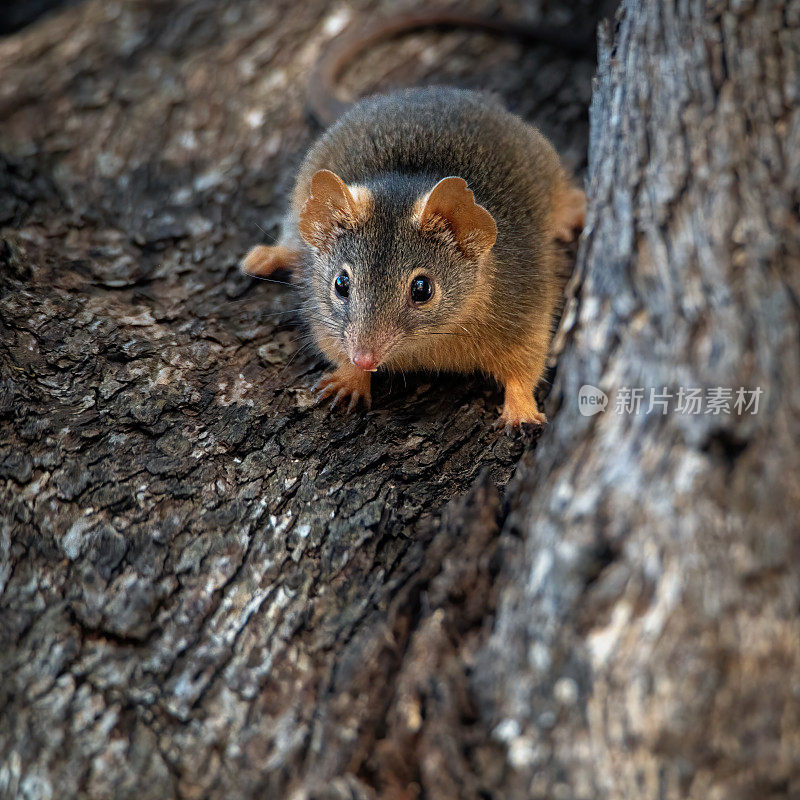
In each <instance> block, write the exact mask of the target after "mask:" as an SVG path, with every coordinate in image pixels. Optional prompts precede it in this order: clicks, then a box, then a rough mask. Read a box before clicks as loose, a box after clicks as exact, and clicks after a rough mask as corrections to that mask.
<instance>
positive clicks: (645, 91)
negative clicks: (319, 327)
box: [0, 0, 800, 800]
mask: <svg viewBox="0 0 800 800" xmlns="http://www.w3.org/2000/svg"><path fill="white" fill-rule="evenodd" d="M375 8H376V6H374V5H370V4H366V3H364V4H354V6H353V7H352V8H351V9H350V11H349V12H347V11H346V10H345V9H344V7H342V6H338V5H337V6H325V4H324V3H322V2H309V3H305V4H298V3H287V4H285V5H283V4H276V5H272V4H266V3H257V2H252V3H234V2H225V3H212V2H210V0H206V1H205V2H204V1H203V0H194V1H192V2H189V1H188V0H187V2H161V3H144V2H139V3H137V2H126V3H121V4H117V5H114V6H113V7H112V6H108V7H107V4H105V3H100V2H87V3H84V4H82V5H80V6H77V7H75V8H70V9H67V10H66V11H64V12H62V13H60V14H59V15H58V16H55V17H53V18H52V19H49V20H45V21H42V22H40V23H37V24H36V25H35V26H34V27H32V28H30V29H27V30H25V31H23V32H21V33H18V34H16V35H15V36H14V37H12V38H9V39H6V40H5V41H2V42H0V73H2V75H3V81H2V84H1V85H0V114H1V115H2V116H1V117H0V119H2V127H1V128H0V153H2V162H0V164H1V165H2V172H1V173H0V176H1V177H0V180H2V186H3V192H2V195H0V224H2V225H3V226H4V227H3V230H2V235H3V241H2V243H1V244H0V248H1V249H0V264H2V274H0V287H2V288H1V291H2V296H1V297H0V328H2V337H0V370H1V373H0V381H1V383H0V420H2V429H0V431H1V437H0V477H2V481H3V483H2V485H0V486H1V488H0V503H2V512H0V521H2V527H0V615H1V619H2V627H1V628H0V637H2V641H0V645H1V646H2V649H0V709H1V710H2V714H0V797H6V796H8V797H18V796H19V797H25V798H47V797H72V796H80V797H90V798H104V797H117V798H124V797H136V798H150V797H152V798H167V797H185V798H204V797H225V798H255V797H259V798H263V797H268V798H284V797H294V798H298V799H299V798H308V799H309V800H310V798H317V800H323V798H329V799H330V800H334V798H359V799H360V800H366V799H367V798H392V799H394V800H401V798H403V799H405V798H416V797H419V798H423V797H424V798H436V799H437V800H439V798H442V799H443V800H449V798H469V799H471V798H475V800H478V799H479V798H484V799H485V798H489V797H492V798H512V799H514V800H516V798H528V797H534V798H554V799H555V800H568V798H594V797H604V798H609V799H611V798H614V799H615V800H616V798H631V800H633V798H642V797H652V798H679V797H692V798H726V800H727V799H728V798H751V797H752V798H772V797H774V798H778V797H787V796H800V618H799V617H798V609H799V607H800V582H798V580H797V567H798V564H799V563H800V552H798V547H799V542H798V538H797V527H798V526H797V512H798V503H799V502H800V487H799V486H798V477H797V476H798V468H799V467H800V460H799V458H798V447H797V445H798V441H797V440H798V419H799V418H800V398H799V397H798V395H797V393H796V390H797V389H798V387H800V381H798V377H800V376H798V371H800V344H798V343H799V342H800V336H798V334H799V333H800V310H799V307H798V295H799V294H800V291H799V289H800V287H799V286H798V283H799V282H800V278H799V277H798V272H799V271H798V263H799V262H800V258H799V256H800V252H799V250H798V248H799V245H798V236H797V232H798V227H797V226H798V222H797V219H796V212H797V204H798V200H799V199H800V160H799V159H800V147H799V146H798V138H799V137H798V132H799V131H800V110H799V109H800V104H798V96H797V92H798V88H797V87H798V86H800V71H798V41H800V35H799V34H800V9H798V4H797V3H796V2H795V3H792V4H791V5H781V4H779V3H776V4H774V5H772V4H765V5H763V6H757V5H754V6H751V5H748V4H742V5H737V6H736V7H734V8H729V7H728V6H726V5H725V4H723V3H720V4H717V5H711V4H705V3H702V2H700V0H698V1H697V2H695V3H684V4H679V5H677V6H675V7H670V8H667V7H663V8H661V7H659V6H658V5H657V4H647V5H646V6H643V7H638V6H637V5H635V4H634V3H628V4H626V5H625V6H624V8H623V9H622V10H621V12H620V15H619V20H618V25H617V26H616V30H615V31H614V32H613V43H612V34H611V33H606V35H605V38H604V42H603V45H602V47H601V52H600V67H599V76H598V79H597V81H596V84H595V86H594V93H593V100H592V112H591V137H590V141H589V148H588V149H589V173H588V187H589V198H590V215H589V225H588V229H587V233H586V236H585V238H584V240H583V242H582V245H581V249H580V252H579V257H578V267H577V272H576V275H575V276H574V278H573V281H572V282H571V284H570V288H569V295H570V297H569V301H568V304H567V310H566V313H565V317H564V320H563V324H562V329H561V331H560V334H559V336H558V338H557V343H556V350H557V351H559V352H560V359H559V365H558V374H557V380H556V384H555V387H554V390H553V392H552V393H551V396H550V399H549V400H548V403H547V405H546V410H547V411H548V413H549V414H550V415H551V417H552V418H553V419H552V422H551V424H550V425H549V426H548V428H547V431H546V432H545V434H544V435H543V436H542V437H541V438H540V439H539V441H538V444H537V445H536V446H535V447H533V446H527V447H524V446H523V445H522V444H521V443H519V442H515V441H512V440H509V439H507V438H506V437H504V436H502V435H499V434H495V433H493V432H492V431H491V430H490V428H489V423H490V422H491V420H492V418H493V415H494V414H495V413H496V411H495V407H496V405H497V404H498V402H499V395H498V393H497V392H496V391H495V390H494V389H493V388H492V387H490V386H487V385H486V384H485V383H483V382H481V381H479V380H464V379H438V378H437V379H436V380H435V381H434V380H427V381H426V380H424V379H413V380H409V381H408V383H407V385H405V384H404V383H403V382H402V381H397V380H395V381H394V385H393V386H391V387H390V386H389V385H388V382H385V383H384V384H383V385H382V388H381V389H380V390H379V392H378V396H377V398H376V400H377V403H376V409H375V410H374V411H373V412H371V413H370V414H367V415H365V416H358V417H354V418H351V419H348V418H344V417H342V416H340V415H330V414H329V413H328V412H327V410H325V409H315V408H313V407H312V406H311V404H310V395H309V386H310V385H311V383H312V382H313V380H314V379H315V378H316V377H317V376H318V374H319V372H320V369H321V365H319V364H317V363H316V362H315V361H314V360H313V357H312V356H310V355H309V354H308V353H307V351H306V350H304V349H303V348H302V346H301V345H300V344H298V340H299V334H298V328H297V325H296V321H295V320H294V319H293V317H292V314H291V309H292V308H293V307H294V303H293V299H292V294H291V292H290V291H289V290H287V289H286V288H285V287H281V286H276V285H269V284H263V283H260V284H255V283H253V282H251V281H250V280H248V279H245V278H243V277H241V276H240V275H239V274H238V273H237V272H236V269H235V263H236V260H237V259H238V257H239V256H240V255H241V253H242V252H243V250H244V248H245V247H246V246H247V245H248V244H250V243H252V242H253V240H254V239H256V238H258V237H257V236H256V235H255V231H257V225H260V226H261V227H263V228H265V229H266V230H267V231H270V232H272V231H273V229H274V226H275V223H276V221H277V219H278V217H279V214H280V212H281V209H282V197H283V195H284V193H285V189H286V186H287V184H288V182H289V181H290V179H291V174H292V169H291V165H292V163H294V162H296V160H297V159H298V158H299V157H300V156H301V155H302V151H303V148H304V147H305V145H306V144H307V143H308V142H309V141H310V138H311V136H312V131H311V129H310V128H309V126H308V124H307V122H306V120H305V116H304V111H303V90H304V83H303V75H304V74H305V73H306V72H307V70H308V67H309V65H310V64H311V63H312V62H313V60H314V58H315V57H316V53H317V52H318V48H319V46H320V44H321V43H322V42H324V40H325V39H326V38H327V37H329V36H330V35H331V34H332V32H333V31H334V30H335V29H336V28H337V27H338V26H340V25H341V24H342V23H344V22H345V21H346V19H347V17H348V13H349V15H350V18H351V19H357V17H358V15H359V14H361V13H364V12H366V13H373V12H374V11H375ZM505 11H506V13H508V14H514V13H528V14H533V13H534V12H535V7H532V8H531V9H527V8H517V7H516V6H514V5H507V6H505ZM558 13H559V12H558V10H555V11H554V16H557V14H558ZM576 13H577V12H576ZM562 18H564V19H566V20H568V19H569V17H566V16H565V17H562ZM409 60H410V63H409ZM516 60H518V61H519V63H515V65H514V67H513V68H512V67H511V66H510V64H509V62H510V61H516ZM476 63H477V64H480V72H479V73H478V72H476V66H475V65H476ZM593 68H594V64H593V63H592V62H590V61H588V60H587V61H585V62H578V63H576V64H572V63H571V62H570V61H569V60H568V59H565V58H564V57H563V56H560V55H559V54H557V53H552V52H547V51H546V49H545V50H535V51H533V50H532V51H525V52H523V51H522V50H521V49H520V48H519V46H517V45H515V44H512V43H502V44H498V43H497V42H496V41H495V40H493V39H491V38H489V37H481V36H474V35H464V34H457V33H453V34H446V35H439V34H434V33H431V34H427V33H426V34H420V35H418V36H414V37H411V38H409V39H408V40H406V41H405V42H399V43H392V44H387V45H384V46H382V47H381V48H379V49H378V52H377V53H372V54H369V55H367V56H365V57H364V59H363V60H362V61H360V62H359V64H358V65H356V67H355V68H354V69H353V71H352V73H351V74H350V75H349V76H348V85H350V86H352V87H353V88H354V89H357V90H358V91H360V92H363V91H366V90H368V89H371V88H376V87H380V86H382V85H391V84H392V83H394V84H398V83H410V82H416V81H424V80H425V79H428V80H440V81H448V82H453V81H456V82H459V83H462V84H465V85H483V86H487V85H488V86H493V87H495V88H498V89H502V90H503V94H504V95H505V96H506V97H507V99H509V101H510V102H511V104H512V106H513V107H516V108H517V109H518V110H520V111H521V112H522V113H524V114H525V115H527V116H530V117H532V118H533V117H535V118H536V119H537V120H538V121H540V122H541V123H542V126H543V128H544V129H545V132H546V133H548V134H549V135H551V136H552V137H553V138H554V139H555V141H556V143H557V144H558V145H559V147H560V149H561V150H562V151H563V152H565V153H566V155H567V157H568V158H571V159H572V161H573V163H575V164H577V165H578V166H580V165H581V152H585V149H586V137H587V127H586V124H585V123H584V122H583V121H582V108H583V109H585V106H582V104H583V103H584V102H585V101H588V86H589V76H590V75H591V72H592V70H593ZM376 75H377V77H376ZM584 383H591V384H593V385H595V386H598V387H601V388H603V389H605V390H607V391H608V392H609V393H610V394H611V395H612V396H613V394H614V392H615V391H619V390H620V389H621V388H622V387H624V386H629V387H631V386H633V387H638V386H643V387H654V388H656V389H659V390H660V389H661V387H662V386H667V387H672V388H675V387H677V386H680V385H683V386H698V387H714V386H723V387H739V386H746V387H756V386H760V387H762V388H763V389H764V395H763V396H762V398H761V405H760V409H759V413H758V414H757V415H754V416H753V415H746V416H737V415H722V416H716V415H700V416H696V415H695V416H693V415H679V414H674V413H673V414H669V415H667V416H661V415H660V414H658V413H650V414H646V413H641V414H639V415H621V414H615V413H613V410H612V409H611V408H609V409H608V410H607V411H606V412H605V413H602V414H599V415H597V416H593V417H583V416H581V415H580V414H579V413H578V407H577V396H578V389H579V387H580V386H581V385H582V384H584ZM612 403H613V399H612Z"/></svg>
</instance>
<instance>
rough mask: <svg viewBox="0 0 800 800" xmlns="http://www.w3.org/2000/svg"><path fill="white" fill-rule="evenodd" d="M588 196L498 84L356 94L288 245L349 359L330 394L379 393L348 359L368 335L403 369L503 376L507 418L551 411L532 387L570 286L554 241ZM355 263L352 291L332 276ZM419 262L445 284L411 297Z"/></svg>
mask: <svg viewBox="0 0 800 800" xmlns="http://www.w3.org/2000/svg"><path fill="white" fill-rule="evenodd" d="M584 209H585V200H584V195H583V192H581V191H580V190H578V189H576V188H574V186H573V185H572V183H571V181H570V179H569V177H568V175H567V174H566V172H565V171H564V169H563V167H562V166H561V163H560V161H559V159H558V156H557V154H556V153H555V151H554V150H553V148H552V146H551V145H550V144H549V143H548V142H547V140H546V139H545V138H544V137H543V136H542V135H541V134H540V133H539V132H538V131H537V130H536V129H535V128H533V127H532V126H530V125H528V124H526V123H524V122H523V121H522V120H520V119H519V118H518V117H515V116H513V115H512V114H509V113H508V112H507V111H505V110H504V109H503V108H502V107H501V106H500V105H499V104H497V103H496V102H495V101H493V100H492V99H490V98H487V97H485V96H483V95H479V94H476V93H473V92H464V91H459V90H453V89H426V90H408V91H405V92H398V93H396V94H393V95H388V96H385V97H376V98H371V99H368V100H364V101H362V102H360V103H358V104H357V105H356V106H354V107H353V108H352V109H351V110H350V111H349V112H348V113H347V114H346V115H345V116H344V117H343V118H342V119H341V120H340V121H339V122H338V123H336V124H335V125H334V126H333V127H332V128H331V129H330V130H329V131H327V132H326V133H325V134H324V135H323V136H322V138H321V139H320V140H319V141H318V142H317V144H316V145H315V146H314V147H313V148H312V149H311V151H310V152H309V153H308V155H307V156H306V158H305V160H304V162H303V165H302V166H301V169H300V172H299V175H298V178H297V182H296V184H295V189H294V192H293V195H292V205H291V209H290V211H289V214H288V216H287V220H286V226H285V230H284V235H283V239H282V241H281V243H280V244H279V245H278V246H277V248H275V249H279V252H280V253H281V258H280V259H275V260H280V261H281V262H282V263H285V262H288V261H293V262H294V263H295V264H296V265H300V264H305V265H306V266H305V267H304V268H303V269H301V270H298V272H299V275H298V277H299V279H300V287H301V290H302V292H303V294H304V298H305V301H306V309H307V312H306V316H307V321H308V324H309V327H310V329H311V332H312V334H313V335H314V337H315V339H316V341H317V344H318V345H319V347H320V349H321V350H322V352H323V353H325V355H326V356H327V357H328V358H329V359H330V360H331V361H332V362H333V363H334V364H336V365H337V367H338V368H337V370H336V372H335V373H333V375H332V376H331V377H330V378H329V379H326V380H325V381H324V386H323V387H322V390H321V396H329V395H333V396H334V397H335V401H338V400H343V399H345V398H347V397H349V398H350V400H351V405H353V402H354V401H358V400H359V399H360V400H363V401H365V402H366V403H368V402H369V382H370V373H369V372H363V371H361V370H360V369H358V368H357V367H355V366H354V365H353V363H351V359H352V358H353V353H354V352H356V351H359V352H360V351H363V349H364V348H371V349H372V350H375V351H376V352H378V353H379V355H380V363H381V364H382V365H383V366H385V367H387V368H388V369H392V370H401V371H407V370H418V369H421V370H434V371H439V370H448V371H456V372H470V371H474V370H476V369H477V370H481V371H483V372H485V373H487V374H490V375H493V376H494V377H495V378H497V380H498V381H500V382H501V383H502V384H503V385H504V387H505V390H506V399H505V406H504V409H503V415H502V417H501V420H502V421H503V422H505V423H508V424H512V425H517V424H520V423H524V422H530V423H539V424H540V423H542V422H543V421H544V419H545V417H544V415H543V414H542V413H541V412H540V411H539V409H538V408H537V406H536V402H535V400H534V398H533V388H534V387H535V385H536V383H537V382H538V381H539V379H540V378H541V376H542V373H543V371H544V366H545V358H546V355H547V350H548V346H549V340H550V335H551V325H552V319H553V311H554V308H555V306H556V303H557V300H558V280H557V273H558V267H559V258H560V255H559V253H560V250H559V249H558V247H557V246H556V244H555V242H556V239H566V238H571V236H572V235H573V230H574V229H575V228H578V227H580V226H582V225H583V215H584ZM257 249H258V248H257ZM262 249H263V248H262ZM307 249H308V250H309V251H310V252H309V255H310V256H311V257H310V258H308V259H306V258H304V251H306V250H307ZM252 252H254V251H251V254H252ZM292 253H294V254H295V256H294V257H292V256H291V255H290V254H292ZM287 254H288V255H287ZM249 258H250V256H248V259H249ZM265 260H266V259H264V258H261V260H260V261H259V263H261V261H265ZM244 267H245V269H247V263H245V265H244ZM342 271H344V272H345V273H347V274H348V275H349V276H350V286H351V289H350V291H351V294H350V296H349V297H348V298H347V299H346V300H343V299H342V298H341V297H339V296H337V295H336V293H335V292H334V290H333V281H334V279H335V277H336V275H337V274H339V273H340V272H342ZM420 274H425V275H428V276H429V277H430V278H431V279H432V281H433V283H434V285H435V287H436V290H435V293H434V295H433V297H432V298H431V299H430V301H429V302H428V303H425V304H423V305H419V304H415V303H410V302H409V301H408V296H409V295H408V290H409V286H410V285H411V282H412V280H413V279H414V278H415V277H417V276H419V275H420Z"/></svg>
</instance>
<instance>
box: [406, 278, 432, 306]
mask: <svg viewBox="0 0 800 800" xmlns="http://www.w3.org/2000/svg"><path fill="white" fill-rule="evenodd" d="M432 294H433V284H432V283H431V279H430V278H429V277H428V276H427V275H417V277H416V278H414V280H413V281H411V299H412V300H413V301H414V302H415V303H420V304H421V303H427V302H428V300H430V299H431V295H432Z"/></svg>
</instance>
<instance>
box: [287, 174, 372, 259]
mask: <svg viewBox="0 0 800 800" xmlns="http://www.w3.org/2000/svg"><path fill="white" fill-rule="evenodd" d="M369 199H370V194H369V191H368V190H367V189H365V188H364V187H363V186H352V187H351V186H348V185H347V184H346V183H345V182H344V181H343V180H342V179H341V178H340V177H339V176H338V175H337V174H336V173H335V172H331V171H330V170H329V169H320V170H317V172H315V173H314V175H313V176H312V178H311V194H310V195H309V198H308V200H306V202H305V204H304V205H303V209H302V211H301V212H300V225H299V227H300V235H301V236H302V237H303V239H305V240H306V242H308V244H310V245H311V246H312V247H316V248H320V249H324V248H325V247H327V246H328V245H329V244H330V242H331V241H332V238H333V236H334V235H335V233H336V231H337V230H341V229H346V228H352V227H354V226H355V225H356V224H357V223H358V222H359V221H361V220H363V218H364V217H365V216H366V214H367V212H368V206H369Z"/></svg>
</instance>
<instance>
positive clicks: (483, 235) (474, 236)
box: [418, 176, 497, 256]
mask: <svg viewBox="0 0 800 800" xmlns="http://www.w3.org/2000/svg"><path fill="white" fill-rule="evenodd" d="M421 206H422V210H421V212H420V215H419V219H418V222H419V225H420V227H421V228H422V229H423V230H431V231H435V230H436V229H437V228H440V227H441V225H442V223H444V225H446V227H447V229H448V230H449V231H450V232H451V233H452V234H453V236H454V237H455V241H456V244H457V245H458V247H459V248H460V249H461V250H462V251H463V252H464V253H466V254H467V255H470V256H481V255H483V254H484V253H487V252H488V251H489V250H491V249H492V247H493V246H494V243H495V241H497V223H496V222H495V221H494V217H493V216H492V215H491V214H490V213H489V212H488V211H487V210H486V209H485V208H484V207H483V206H479V205H478V204H477V203H476V202H475V195H474V194H473V193H472V191H471V190H470V189H469V187H468V186H467V182H466V181H465V180H464V179H463V178H458V177H455V176H453V177H449V178H442V180H440V181H439V183H437V184H436V186H434V187H433V189H431V190H430V192H428V194H427V195H425V197H423V198H422V203H421Z"/></svg>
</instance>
